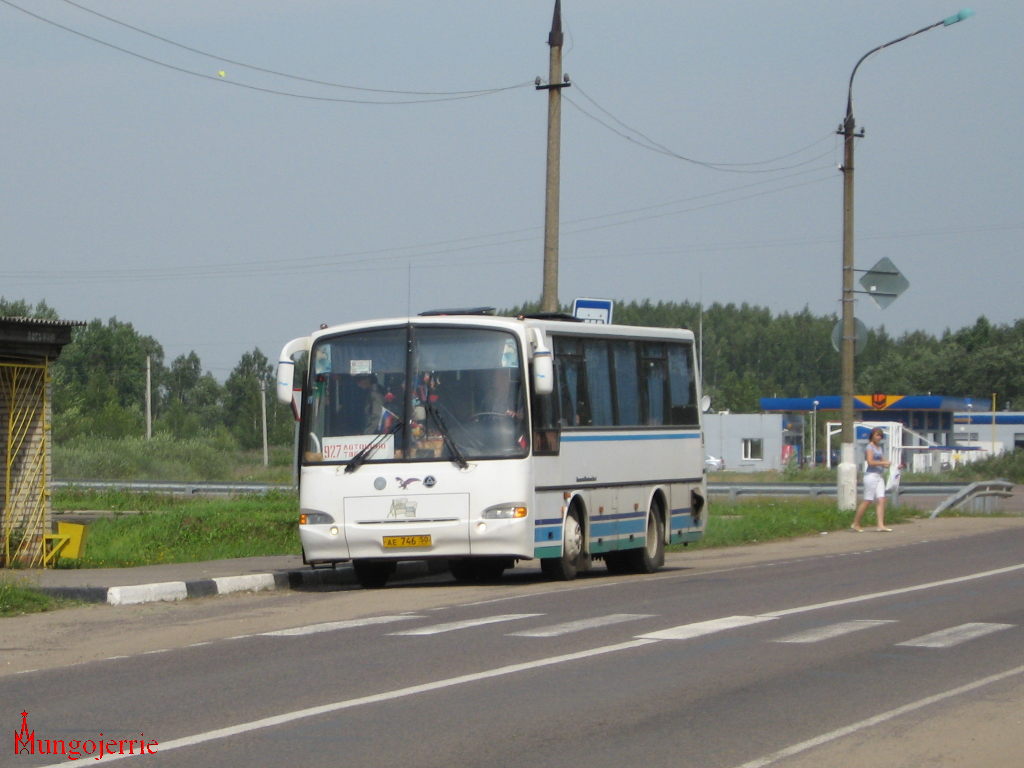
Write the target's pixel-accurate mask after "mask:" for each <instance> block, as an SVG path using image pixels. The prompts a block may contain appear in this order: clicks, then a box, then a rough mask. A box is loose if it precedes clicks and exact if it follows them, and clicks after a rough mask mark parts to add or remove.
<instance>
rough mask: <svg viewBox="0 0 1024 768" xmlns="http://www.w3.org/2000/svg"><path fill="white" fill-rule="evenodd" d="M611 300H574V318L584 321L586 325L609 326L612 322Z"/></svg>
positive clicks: (612, 303)
mask: <svg viewBox="0 0 1024 768" xmlns="http://www.w3.org/2000/svg"><path fill="white" fill-rule="evenodd" d="M613 305H614V302H613V301H612V300H611V299H574V300H573V302H572V316H573V317H575V318H577V319H579V320H582V321H583V322H584V323H603V324H606V325H607V324H609V323H611V321H612V306H613Z"/></svg>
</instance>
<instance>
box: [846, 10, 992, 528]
mask: <svg viewBox="0 0 1024 768" xmlns="http://www.w3.org/2000/svg"><path fill="white" fill-rule="evenodd" d="M973 15H974V11H971V10H968V9H964V10H962V11H960V12H959V13H956V14H954V15H952V16H948V17H947V18H945V19H943V20H942V21H937V22H935V23H934V24H929V25H928V26H927V27H922V28H921V29H919V30H917V31H916V32H911V33H910V34H908V35H903V37H898V38H896V39H895V40H890V41H889V42H888V43H885V44H884V45H880V46H878V47H877V48H872V49H871V50H870V51H868V52H867V53H865V54H864V55H863V56H861V57H860V59H859V60H858V61H857V63H856V64H855V65H854V67H853V71H852V72H851V73H850V83H849V87H848V88H847V92H846V117H845V118H844V119H843V122H842V124H841V125H840V126H839V130H838V131H837V133H840V134H842V136H843V166H842V168H841V169H840V170H841V171H842V172H843V283H842V288H843V294H842V333H843V337H842V342H841V344H840V375H841V379H842V381H841V387H840V390H841V395H842V403H841V409H840V418H841V420H842V435H841V441H842V446H841V453H840V459H839V471H838V475H837V485H836V496H837V500H838V503H839V509H841V510H851V509H853V508H854V507H855V506H856V505H857V465H856V463H855V462H854V436H853V382H854V371H853V358H854V341H855V336H856V328H855V323H854V316H853V271H854V270H853V140H854V138H857V137H858V136H863V135H864V132H863V130H861V132H860V133H859V134H858V133H857V130H856V127H857V126H856V122H855V121H854V118H853V78H854V76H855V75H856V74H857V69H858V68H859V67H860V65H861V64H862V63H863V62H864V60H865V59H866V58H867V57H868V56H871V55H872V54H873V53H878V52H879V51H880V50H882V49H883V48H888V47H889V46H892V45H895V44H896V43H901V42H903V41H904V40H907V39H909V38H911V37H914V36H916V35H920V34H921V33H922V32H927V31H929V30H931V29H935V28H937V27H948V26H951V25H953V24H956V23H957V22H958V21H963V20H964V19H966V18H969V17H971V16H973Z"/></svg>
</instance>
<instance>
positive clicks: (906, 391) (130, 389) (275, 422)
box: [0, 297, 1024, 449]
mask: <svg viewBox="0 0 1024 768" xmlns="http://www.w3.org/2000/svg"><path fill="white" fill-rule="evenodd" d="M538 309H539V304H538V303H536V302H528V303H524V304H522V305H520V306H519V307H514V308H511V309H507V310H502V311H501V314H508V315H518V314H530V313H536V312H537V311H538ZM0 317H32V318H39V319H45V320H58V319H59V315H58V313H57V312H56V310H54V309H53V308H51V307H49V306H48V305H47V304H46V303H45V302H40V303H39V304H36V305H30V304H27V303H26V302H24V301H12V300H7V299H4V298H2V297H0ZM614 319H615V322H616V323H620V324H625V325H651V326H662V327H673V328H680V327H681V328H690V329H692V330H693V331H694V332H699V335H700V341H701V343H700V357H701V360H702V366H703V379H704V389H705V392H706V393H707V394H709V395H710V396H711V398H712V401H713V404H714V408H715V409H716V410H730V411H733V412H738V413H744V412H746V413H752V412H758V411H759V410H760V398H762V397H775V396H777V397H813V396H816V395H826V394H838V390H839V354H838V353H837V352H836V350H835V349H834V348H833V346H832V329H833V328H834V326H835V325H836V323H837V322H838V317H836V316H835V315H827V316H818V315H813V314H811V312H810V311H809V310H807V309H806V308H805V309H803V310H801V311H799V312H795V313H789V312H784V313H781V314H773V313H772V311H771V310H769V309H767V308H765V307H760V306H754V305H749V304H740V305H738V306H737V305H735V304H718V303H715V304H711V305H709V306H703V307H702V306H701V305H699V304H696V303H690V302H657V303H653V302H650V301H639V302H638V301H631V302H628V303H626V302H621V301H620V302H616V305H615V311H614ZM72 339H73V340H72V343H71V344H69V345H68V346H67V347H65V348H64V351H63V353H62V354H61V356H60V358H59V359H58V360H57V362H56V363H55V364H54V365H53V370H52V374H53V419H54V429H53V431H54V437H55V439H56V440H57V441H58V442H61V441H66V440H71V439H74V438H77V437H87V436H96V437H110V438H118V437H128V436H139V435H143V434H145V415H146V413H145V403H146V390H147V383H146V366H147V362H146V361H147V358H148V359H149V369H150V390H151V393H152V395H151V403H152V404H151V410H152V416H153V431H154V433H155V434H158V433H164V434H167V435H170V436H172V437H175V438H182V439H186V438H193V437H199V436H220V437H230V438H231V439H232V440H233V441H234V442H235V443H236V444H237V445H238V446H239V447H240V448H243V449H254V448H258V447H259V446H260V445H261V444H262V439H263V432H262V397H261V389H262V388H265V398H266V408H267V427H268V437H269V441H270V443H271V444H274V445H286V444H288V443H290V442H291V440H292V439H293V420H292V415H291V411H290V409H289V408H288V407H286V406H283V405H281V404H279V403H278V402H277V400H276V398H275V397H274V371H273V368H272V366H271V364H270V362H269V361H268V359H267V357H266V355H264V354H263V353H262V352H261V351H260V350H259V349H258V348H256V349H253V350H251V351H249V352H246V353H244V354H243V355H242V357H241V359H240V360H239V362H238V364H237V365H236V366H235V368H234V369H233V370H232V371H231V374H230V375H229V376H228V377H227V379H226V380H225V382H224V383H223V384H221V383H220V382H218V381H217V380H216V378H215V377H214V376H213V375H212V374H210V373H209V372H206V371H204V370H203V367H202V362H201V360H200V358H199V356H198V355H197V354H196V353H195V352H190V353H188V354H187V355H180V356H179V357H177V358H175V359H174V360H172V361H171V362H170V363H169V364H168V363H166V362H165V360H164V351H163V347H162V346H161V344H160V343H159V342H158V341H157V340H156V339H155V338H153V337H152V336H146V335H143V334H140V333H139V332H138V331H136V330H135V329H134V328H133V327H132V324H131V323H129V322H123V321H120V320H118V319H117V318H110V319H109V320H106V321H103V320H99V319H95V320H93V321H91V322H89V323H88V324H87V325H85V326H82V327H79V328H75V329H74V332H73V336H72ZM856 376H857V383H856V390H857V393H858V394H870V393H874V392H884V393H886V394H899V395H916V394H927V393H932V394H937V395H938V394H941V395H949V396H954V397H975V398H978V399H979V400H981V401H982V402H984V403H988V402H990V399H991V397H992V394H993V393H995V394H996V396H997V407H998V408H999V409H1000V410H1003V409H1006V408H1012V407H1014V403H1016V404H1017V407H1019V408H1022V407H1024V320H1018V321H1016V322H1015V323H1013V324H1012V325H995V324H992V323H990V322H989V321H988V320H987V319H986V318H984V317H980V318H979V319H978V320H977V321H976V322H975V323H974V325H972V326H968V327H965V328H962V329H960V330H957V331H953V330H946V331H945V332H943V333H942V334H941V335H939V336H934V335H931V334H928V333H925V332H923V331H915V332H911V333H906V334H903V335H902V336H900V337H898V338H896V337H893V336H891V335H890V334H888V333H887V332H886V330H885V328H884V327H882V328H878V329H873V330H869V331H868V335H867V342H866V344H865V345H864V348H863V350H862V351H861V352H860V353H859V354H858V356H857V365H856Z"/></svg>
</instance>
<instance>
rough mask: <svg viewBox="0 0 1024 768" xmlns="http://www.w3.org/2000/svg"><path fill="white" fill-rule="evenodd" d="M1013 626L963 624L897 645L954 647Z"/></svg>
mask: <svg viewBox="0 0 1024 768" xmlns="http://www.w3.org/2000/svg"><path fill="white" fill-rule="evenodd" d="M1012 628H1013V624H982V623H971V624H961V625H960V626H958V627H950V628H949V629H943V630H939V631H938V632H932V633H931V634H930V635H924V636H923V637H917V638H914V639H913V640H907V641H906V642H905V643H896V645H909V646H912V647H914V648H952V647H953V646H954V645H960V643H966V642H967V641H968V640H974V639H975V638H978V637H984V636H985V635H991V634H992V633H993V632H1001V631H1002V630H1004V629H1012Z"/></svg>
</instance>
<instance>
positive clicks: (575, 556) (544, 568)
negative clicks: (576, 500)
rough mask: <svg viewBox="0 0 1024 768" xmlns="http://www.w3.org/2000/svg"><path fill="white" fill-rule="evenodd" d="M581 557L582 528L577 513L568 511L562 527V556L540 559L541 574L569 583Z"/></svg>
mask: <svg viewBox="0 0 1024 768" xmlns="http://www.w3.org/2000/svg"><path fill="white" fill-rule="evenodd" d="M582 555H583V527H582V526H581V525H580V520H579V513H578V512H577V511H576V510H575V509H570V510H569V513H568V514H567V515H566V516H565V525H564V526H563V527H562V555H561V557H546V558H544V559H542V560H541V561H540V570H541V573H543V574H544V575H545V576H546V577H547V578H549V579H552V580H554V581H571V580H572V579H575V578H576V573H577V572H578V571H579V567H580V560H581V559H582Z"/></svg>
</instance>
